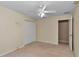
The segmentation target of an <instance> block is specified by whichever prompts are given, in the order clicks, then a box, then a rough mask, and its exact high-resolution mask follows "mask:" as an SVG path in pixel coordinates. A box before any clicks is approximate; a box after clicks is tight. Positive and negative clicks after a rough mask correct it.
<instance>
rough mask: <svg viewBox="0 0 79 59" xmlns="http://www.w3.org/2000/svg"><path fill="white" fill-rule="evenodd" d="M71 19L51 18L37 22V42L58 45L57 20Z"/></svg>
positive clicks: (62, 17)
mask: <svg viewBox="0 0 79 59" xmlns="http://www.w3.org/2000/svg"><path fill="white" fill-rule="evenodd" d="M66 19H69V20H70V19H71V15H63V16H53V17H49V18H45V19H42V20H38V21H37V40H38V41H42V42H47V43H52V44H58V20H66Z"/></svg>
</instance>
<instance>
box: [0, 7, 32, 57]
mask: <svg viewBox="0 0 79 59" xmlns="http://www.w3.org/2000/svg"><path fill="white" fill-rule="evenodd" d="M28 19H29V18H28V17H25V16H24V15H22V14H20V13H17V12H15V11H13V10H10V9H8V8H5V7H3V6H0V55H3V54H5V53H8V52H9V51H12V50H14V49H16V48H18V47H21V46H22V45H23V40H22V38H23V37H22V35H23V33H22V32H23V31H22V26H23V23H24V20H28ZM29 20H30V19H29ZM30 21H31V20H30Z"/></svg>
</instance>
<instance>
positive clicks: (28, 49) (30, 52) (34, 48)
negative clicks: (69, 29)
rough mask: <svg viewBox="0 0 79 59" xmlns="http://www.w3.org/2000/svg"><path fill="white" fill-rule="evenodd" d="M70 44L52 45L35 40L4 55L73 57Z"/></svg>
mask: <svg viewBox="0 0 79 59" xmlns="http://www.w3.org/2000/svg"><path fill="white" fill-rule="evenodd" d="M72 56H73V54H72V51H71V50H70V49H69V47H68V45H65V44H60V45H52V44H48V43H42V42H33V43H31V44H28V45H25V46H24V47H23V48H20V49H17V50H16V51H14V52H11V53H9V54H7V55H4V56H3V57H72Z"/></svg>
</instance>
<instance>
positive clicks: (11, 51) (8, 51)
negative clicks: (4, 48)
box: [0, 48, 17, 57]
mask: <svg viewBox="0 0 79 59" xmlns="http://www.w3.org/2000/svg"><path fill="white" fill-rule="evenodd" d="M16 49H17V48H15V49H12V50H10V51H8V52H5V53H2V54H0V57H1V56H4V55H6V54H8V53H11V52H13V51H15V50H16Z"/></svg>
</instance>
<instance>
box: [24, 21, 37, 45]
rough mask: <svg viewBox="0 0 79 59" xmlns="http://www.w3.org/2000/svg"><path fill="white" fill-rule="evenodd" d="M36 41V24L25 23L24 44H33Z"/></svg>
mask: <svg viewBox="0 0 79 59" xmlns="http://www.w3.org/2000/svg"><path fill="white" fill-rule="evenodd" d="M35 40H36V24H35V23H33V22H28V21H24V23H23V41H24V44H28V43H31V42H33V41H35Z"/></svg>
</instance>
